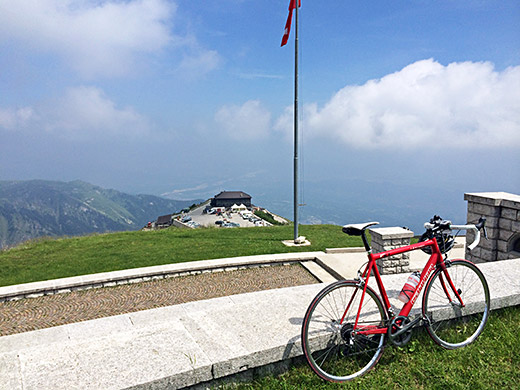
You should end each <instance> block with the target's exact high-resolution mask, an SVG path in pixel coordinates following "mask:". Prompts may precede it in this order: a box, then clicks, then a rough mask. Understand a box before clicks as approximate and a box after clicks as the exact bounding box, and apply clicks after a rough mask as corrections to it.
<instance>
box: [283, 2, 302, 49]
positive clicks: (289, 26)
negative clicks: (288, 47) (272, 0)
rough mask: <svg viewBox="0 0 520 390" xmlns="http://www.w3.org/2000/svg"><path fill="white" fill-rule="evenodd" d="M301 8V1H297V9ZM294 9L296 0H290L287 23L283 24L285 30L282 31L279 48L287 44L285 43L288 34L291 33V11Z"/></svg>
mask: <svg viewBox="0 0 520 390" xmlns="http://www.w3.org/2000/svg"><path fill="white" fill-rule="evenodd" d="M301 6H302V2H301V0H299V1H298V7H301ZM295 8H296V0H291V2H290V3H289V16H288V17H287V22H285V30H284V31H283V37H282V44H281V45H280V46H283V45H285V44H287V41H288V40H289V33H290V32H291V23H292V13H293V9H295Z"/></svg>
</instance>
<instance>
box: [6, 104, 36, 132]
mask: <svg viewBox="0 0 520 390" xmlns="http://www.w3.org/2000/svg"><path fill="white" fill-rule="evenodd" d="M33 119H35V112H34V110H33V109H32V108H31V107H22V108H16V109H14V108H1V107H0V128H4V129H6V130H17V129H18V128H20V127H25V126H26V125H27V123H29V122H30V121H31V120H33Z"/></svg>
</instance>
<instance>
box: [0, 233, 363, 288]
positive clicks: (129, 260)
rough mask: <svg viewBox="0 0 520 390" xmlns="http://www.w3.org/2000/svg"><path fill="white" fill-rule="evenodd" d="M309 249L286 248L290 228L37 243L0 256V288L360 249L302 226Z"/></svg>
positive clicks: (113, 235) (348, 239)
mask: <svg viewBox="0 0 520 390" xmlns="http://www.w3.org/2000/svg"><path fill="white" fill-rule="evenodd" d="M300 233H301V234H302V235H304V236H306V237H307V238H308V239H309V240H310V241H311V243H312V245H311V246H306V247H299V248H291V247H286V246H285V245H283V244H282V240H287V239H291V237H292V236H293V227H292V226H289V225H288V226H273V227H268V228H240V229H219V228H206V229H196V230H188V229H177V228H170V229H165V230H158V231H137V232H119V233H108V234H96V235H90V236H83V237H72V238H60V239H43V240H36V241H32V242H26V243H23V244H21V245H19V246H17V247H15V248H12V249H10V250H5V251H2V252H0V269H1V270H2V272H1V273H0V286H6V285H12V284H20V283H28V282H35V281H41V280H50V279H56V278H63V277H69V276H78V275H85V274H92V273H98V272H107V271H116V270H122V269H130V268H139V267H146V266H152V265H161V264H171V263H180V262H186V261H194V260H208V259H217V258H224V257H235V256H250V255H261V254H272V253H286V252H298V251H299V252H302V251H303V252H307V251H320V250H325V249H326V248H337V247H347V246H361V245H362V243H361V240H360V239H359V237H355V238H353V237H349V236H347V235H346V234H344V233H342V232H341V228H340V227H339V226H334V225H302V226H300Z"/></svg>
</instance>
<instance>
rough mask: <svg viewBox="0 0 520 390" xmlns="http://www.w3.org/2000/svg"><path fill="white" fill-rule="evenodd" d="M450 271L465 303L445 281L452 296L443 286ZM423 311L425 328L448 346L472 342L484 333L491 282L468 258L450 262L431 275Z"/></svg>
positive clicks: (448, 347)
mask: <svg viewBox="0 0 520 390" xmlns="http://www.w3.org/2000/svg"><path fill="white" fill-rule="evenodd" d="M445 272H447V273H448V274H449V276H450V278H451V280H452V281H453V285H454V286H455V288H456V289H457V290H458V293H459V294H460V296H461V298H462V301H463V303H464V307H461V305H460V304H458V302H457V301H458V300H457V297H456V296H455V294H454V292H453V290H452V289H451V287H450V286H449V285H448V284H447V283H446V284H445V286H447V289H448V292H449V294H450V297H451V300H450V299H448V296H447V294H446V293H445V291H444V289H443V286H442V284H443V282H446V274H445ZM422 305H423V307H422V315H423V318H427V321H426V330H427V331H428V334H429V335H430V336H431V338H432V339H433V340H434V341H435V342H436V343H437V344H439V345H440V346H442V347H443V348H446V349H456V348H461V347H464V346H466V345H468V344H471V343H472V342H473V341H475V340H476V339H477V337H478V336H479V335H480V334H481V333H482V330H483V329H484V326H485V325H486V322H487V319H488V316H489V310H490V296H489V286H488V284H487V281H486V278H485V277H484V274H482V272H481V271H480V270H479V269H478V268H477V267H476V266H475V265H474V264H473V263H471V262H469V261H467V260H454V261H452V262H448V263H447V268H446V271H443V270H442V269H440V268H439V269H438V270H437V271H435V273H434V274H433V275H432V276H431V277H430V279H429V281H428V284H427V286H426V290H425V292H424V296H423V304H422Z"/></svg>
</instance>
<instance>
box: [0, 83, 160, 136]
mask: <svg viewBox="0 0 520 390" xmlns="http://www.w3.org/2000/svg"><path fill="white" fill-rule="evenodd" d="M1 128H4V129H5V130H9V131H19V132H26V133H31V132H32V133H34V132H41V131H42V130H43V131H46V132H47V133H49V134H54V135H58V136H60V137H65V138H68V139H79V140H85V139H89V138H99V137H103V138H106V137H110V136H138V135H142V134H146V133H148V132H149V131H150V128H151V125H150V124H149V123H148V120H147V119H146V118H145V117H143V116H142V115H140V114H139V113H138V112H136V111H135V110H134V109H133V108H132V107H123V108H120V107H117V106H116V104H115V103H114V102H113V101H112V100H110V99H109V98H108V97H107V96H106V95H105V93H104V92H103V91H102V90H101V89H99V88H96V87H91V86H79V87H75V88H69V89H68V90H67V91H66V92H65V94H64V95H63V96H61V97H60V98H58V99H55V100H54V101H52V102H48V103H45V104H42V105H39V106H36V107H23V108H17V109H14V108H0V129H1Z"/></svg>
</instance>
